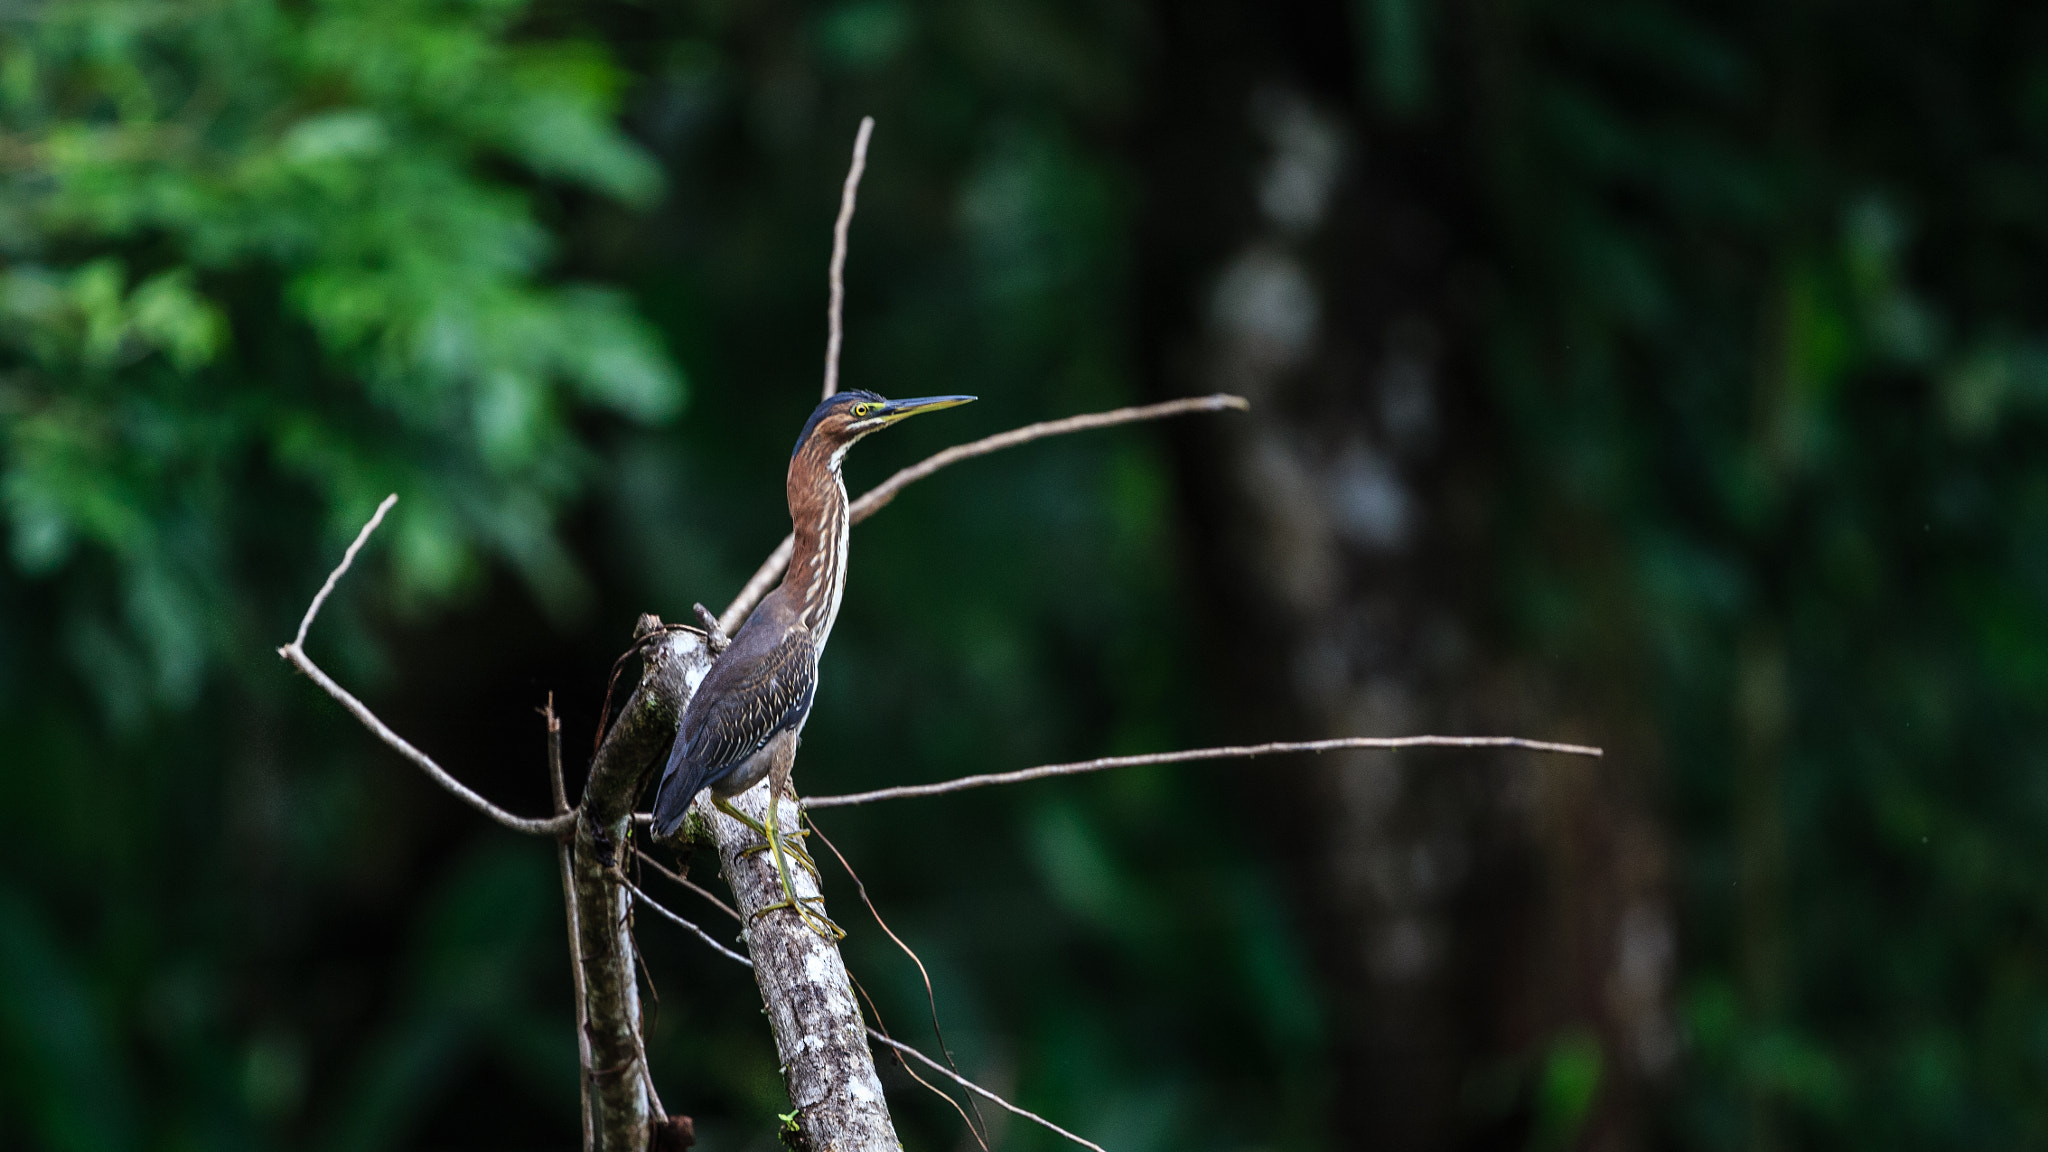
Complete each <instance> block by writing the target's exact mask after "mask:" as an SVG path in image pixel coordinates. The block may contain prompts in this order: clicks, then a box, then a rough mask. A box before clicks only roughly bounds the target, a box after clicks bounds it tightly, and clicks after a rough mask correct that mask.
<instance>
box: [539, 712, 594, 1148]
mask: <svg viewBox="0 0 2048 1152" xmlns="http://www.w3.org/2000/svg"><path fill="white" fill-rule="evenodd" d="M541 715H542V716H544V717H546V718H547V725H548V786H549V788H550V789H551V790H552V791H553V793H554V800H555V815H557V816H563V815H567V814H568V812H569V790H568V787H567V785H566V784H565V783H564V781H563V779H562V721H561V720H560V719H559V718H558V717H557V716H556V715H555V694H554V693H553V692H550V693H548V706H547V709H546V710H545V711H543V712H542V713H541ZM555 855H556V857H557V858H558V860H559V861H560V864H561V871H562V911H563V921H564V922H565V923H566V924H567V925H568V927H569V979H570V982H571V984H572V985H573V986H574V987H575V989H576V1069H577V1075H576V1082H577V1089H578V1091H577V1096H578V1098H579V1099H580V1100H581V1101H582V1114H583V1152H593V1150H594V1149H595V1148H596V1147H597V1131H596V1127H595V1124H596V1117H595V1116H594V1115H592V1113H591V1109H590V1070H591V1068H592V1064H591V1060H590V1028H589V1023H590V1020H589V1017H588V1016H586V1015H585V1014H584V1005H585V1004H587V1003H589V999H590V998H589V991H588V987H587V985H586V983H585V981H584V978H583V947H582V932H581V930H580V929H579V928H578V926H577V920H578V917H577V915H576V872H575V869H574V867H573V866H572V865H571V863H570V859H569V856H570V853H569V842H568V841H566V840H564V841H562V842H561V843H560V844H557V845H555Z"/></svg>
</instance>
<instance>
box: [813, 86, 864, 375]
mask: <svg viewBox="0 0 2048 1152" xmlns="http://www.w3.org/2000/svg"><path fill="white" fill-rule="evenodd" d="M874 134H875V118H874V117H873V116H863V117H861V118H860V131H858V132H856V133H854V135H853V163H852V164H851V165H849V166H848V167H847V169H846V185H845V186H844V187H842V188H841V189H840V190H839V219H838V221H836V222H835V223H834V224H833V225H832V273H831V276H832V299H831V302H830V303H829V304H827V305H826V306H825V398H826V399H830V398H831V396H832V394H833V393H834V392H837V391H839V346H840V344H841V342H842V341H843V339H844V338H845V335H846V327H845V322H844V316H845V312H846V234H847V232H848V230H849V229H851V228H852V227H853V200H854V197H855V196H856V195H858V194H859V192H860V177H861V173H863V172H865V171H867V168H868V139H869V138H870V137H872V136H873V135H874Z"/></svg>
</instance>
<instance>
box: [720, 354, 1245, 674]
mask: <svg viewBox="0 0 2048 1152" xmlns="http://www.w3.org/2000/svg"><path fill="white" fill-rule="evenodd" d="M1250 407H1251V404H1250V403H1249V402H1248V401H1246V400H1245V399H1244V398H1243V397H1241V396H1231V395H1229V394H1227V393H1221V392H1219V393H1217V394H1215V395H1213V396H1194V397H1189V398H1187V399H1184V400H1168V401H1166V402H1165V403H1163V404H1146V405H1143V406H1141V407H1137V408H1118V409H1115V410H1113V411H1109V412H1090V413H1087V414H1085V415H1081V416H1068V417H1065V418H1064V419H1060V420H1046V421H1043V422H1041V423H1038V424H1026V425H1025V426H1024V427H1022V428H1012V429H1011V430H1010V431H1008V432H998V433H996V434H995V435H993V436H985V437H983V438H981V439H979V440H976V441H973V442H972V443H968V444H956V445H954V446H953V447H951V448H948V449H946V450H945V451H943V452H939V453H937V454H935V455H932V456H929V457H926V458H925V459H924V460H922V461H919V462H918V463H916V464H912V465H911V466H910V467H908V468H905V469H903V470H902V471H900V472H897V473H896V474H895V475H894V476H891V477H889V478H888V479H887V480H884V481H882V482H881V483H880V484H878V485H876V486H875V487H874V488H872V489H870V490H868V491H867V492H865V493H863V494H862V495H861V498H860V499H858V500H855V501H854V502H853V505H852V507H851V509H849V511H850V512H851V520H852V523H855V524H858V523H860V522H861V521H863V520H865V519H867V518H868V517H870V516H872V515H874V514H875V513H876V512H879V511H881V510H882V508H883V507H884V506H885V505H887V504H888V503H889V501H891V500H894V499H895V498H896V494H897V493H899V492H901V491H902V490H903V489H904V488H905V487H907V486H908V485H910V484H913V483H915V482H917V481H919V480H922V479H924V478H925V477H927V476H929V475H931V474H932V473H934V472H937V471H938V470H939V469H941V468H944V467H946V466H947V465H949V464H958V463H959V462H960V461H962V460H971V459H973V458H974V457H976V456H986V455H988V454H989V453H991V452H999V451H1001V450H1003V449H1005V448H1014V447H1016V446H1017V445H1019V444H1026V443H1029V442H1031V441H1033V440H1042V439H1045V438H1046V437H1048V436H1060V435H1064V434H1066V433H1069V432H1085V431H1087V430H1089V429H1091V428H1107V427H1110V426H1111V425H1115V424H1132V423H1136V422H1138V421H1141V420H1158V419H1162V418H1164V417H1167V416H1180V415H1183V414H1185V413H1189V412H1221V411H1223V410H1224V409H1227V408H1235V409H1238V410H1239V411H1243V410H1247V409H1249V408H1250ZM795 547H796V541H795V537H793V536H784V537H783V538H782V543H780V544H777V545H776V546H775V551H773V552H771V553H769V555H768V559H766V560H764V561H762V562H761V566H760V567H759V568H757V569H755V570H754V575H753V576H752V578H750V579H749V580H748V581H747V584H746V587H744V588H742V589H740V594H739V595H738V596H735V597H734V598H733V601H732V603H731V604H729V605H727V606H726V609H725V612H724V613H723V614H722V615H720V616H719V618H718V622H719V625H720V627H722V628H724V629H725V631H726V634H727V635H731V634H733V633H735V632H737V631H739V626H740V625H741V624H743V623H745V622H746V619H747V613H749V612H752V611H753V610H754V605H756V604H759V603H760V602H761V597H763V596H766V595H767V594H768V590H769V589H770V588H773V587H775V582H776V581H777V580H780V579H781V578H782V570H783V569H784V568H785V567H787V566H788V565H789V556H790V553H791V551H792V550H794V548H795Z"/></svg>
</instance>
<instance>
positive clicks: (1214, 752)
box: [803, 736, 1602, 811]
mask: <svg viewBox="0 0 2048 1152" xmlns="http://www.w3.org/2000/svg"><path fill="white" fill-rule="evenodd" d="M1340 748H1527V749H1529V750H1530V751H1533V752H1559V753H1563V754H1565V755H1568V756H1599V755H1601V754H1602V753H1601V750H1600V749H1598V748H1591V747H1587V746H1586V745H1584V744H1554V743H1552V742H1550V741H1548V740H1528V739H1524V738H1523V737H1520V736H1345V737H1340V738H1338V739H1335V740H1306V741H1301V742H1298V743H1292V744H1241V745H1237V746H1234V747H1228V748H1191V749H1187V750H1185V751H1181V752H1149V753H1146V754H1145V755H1142V756H1105V757H1103V758H1102V759H1100V760H1081V761H1077V762H1075V763H1072V764H1046V765H1043V766H1041V767H1038V768H1020V769H1018V770H1017V771H1015V772H992V773H989V774H987V775H985V776H962V777H960V778H959V779H957V780H945V781H941V782H940V783H937V784H906V785H903V786H901V787H898V788H882V789H879V790H877V791H874V792H854V793H850V794H848V795H843V796H811V797H807V798H806V799H805V800H804V801H803V806H804V809H805V810H806V811H809V810H811V809H815V808H845V807H848V806H851V805H854V804H872V803H874V802H875V801H877V800H905V799H909V798H911V797H914V796H943V795H945V794H946V793H948V792H964V791H966V790H967V789H969V788H986V787H988V786H989V785H991V784H1019V783H1022V782H1024V781H1026V780H1043V779H1045V778H1047V777H1049V776H1078V775H1080V774H1081V773H1084V772H1101V771H1103V770H1105V769H1109V768H1135V767H1138V766H1140V765H1144V764H1181V763H1185V762H1187V761H1190V760H1230V759H1235V758H1238V757H1250V756H1273V755H1277V754H1279V753H1283V752H1331V751H1335V750H1337V749H1340Z"/></svg>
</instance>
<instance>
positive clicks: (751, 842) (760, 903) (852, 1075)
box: [695, 781, 900, 1152]
mask: <svg viewBox="0 0 2048 1152" xmlns="http://www.w3.org/2000/svg"><path fill="white" fill-rule="evenodd" d="M733 806H734V807H736V808H738V809H739V810H740V811H742V812H745V813H747V814H748V815H750V816H752V817H754V818H755V819H757V820H760V821H761V822H762V823H763V824H766V823H767V808H768V782H767V781H763V782H762V783H760V784H757V785H755V786H754V787H753V788H751V789H748V790H747V791H746V792H743V793H741V794H740V795H739V796H737V797H734V799H733ZM797 808H798V806H797V803H796V801H795V800H794V799H792V798H790V797H784V798H783V799H782V802H781V803H780V804H778V805H777V806H776V823H777V826H778V827H779V828H780V829H781V831H782V834H783V835H784V836H785V837H792V838H791V839H789V840H788V841H786V842H787V843H792V844H794V843H798V842H799V841H797V840H795V839H794V838H793V836H794V833H795V832H796V830H797ZM695 811H696V813H697V815H699V816H701V817H702V819H703V821H704V823H705V825H706V826H707V827H708V828H710V829H711V833H712V837H713V839H714V840H716V842H717V844H718V859H719V863H720V865H721V866H722V867H723V868H724V871H725V878H726V881H727V882H728V883H729V884H731V885H732V892H733V898H734V902H735V904H736V905H737V906H738V908H739V911H740V915H741V916H742V917H743V918H744V920H745V923H746V926H747V927H746V942H747V954H748V955H749V956H750V957H752V959H753V961H754V979H755V980H756V981H757V982H758V983H759V984H760V986H761V1000H762V1002H763V1003H764V1004H766V1005H767V1008H768V1023H769V1026H770V1027H771V1028H772V1029H773V1030H774V1033H775V1051H776V1053H777V1054H778V1055H779V1056H780V1057H781V1061H782V1072H783V1077H784V1080H785V1082H786V1083H787V1084H788V1086H789V1099H790V1103H791V1104H792V1105H794V1106H795V1108H796V1113H797V1116H796V1122H797V1132H796V1133H795V1134H794V1138H793V1141H792V1142H793V1143H794V1144H795V1145H796V1146H797V1147H799V1148H802V1149H806V1150H808V1152H897V1149H898V1148H899V1147H900V1145H899V1144H898V1142H897V1139H896V1129H895V1125H894V1124H893V1123H892V1122H891V1121H890V1119H889V1108H888V1105H887V1103H886V1102H885V1101H884V1100H883V1098H882V1081H881V1077H880V1076H878V1075H877V1074H876V1072H875V1058H874V1055H873V1053H872V1052H871V1051H870V1050H869V1048H868V1038H867V1028H866V1025H865V1023H864V1022H863V1020H862V1017H861V1012H860V1004H859V1002H858V1001H856V1000H855V999H854V995H853V984H852V981H851V980H850V979H849V978H848V977H847V973H846V962H845V961H844V960H843V959H842V958H841V957H840V954H839V945H838V944H836V943H834V942H832V941H830V940H827V939H825V938H824V937H822V936H820V935H818V933H816V932H815V931H813V930H811V929H810V928H809V927H807V926H805V924H804V923H803V922H802V921H801V920H799V919H798V918H797V915H796V913H795V912H793V911H791V910H790V909H788V908H781V909H777V910H775V911H772V912H764V910H765V909H768V908H770V907H772V906H773V905H776V904H779V903H781V902H782V901H783V892H782V882H781V880H780V879H779V878H778V876H777V874H776V871H775V864H774V861H773V859H772V857H771V856H770V854H769V853H767V852H766V851H758V852H749V851H748V849H750V848H756V847H761V846H762V844H763V842H762V839H761V837H759V836H758V835H756V834H755V833H754V831H753V830H752V829H750V828H748V827H747V826H746V825H744V824H741V823H740V822H739V821H737V820H734V819H732V818H731V817H729V816H726V815H725V814H724V813H722V812H719V811H718V810H717V809H715V808H713V807H712V806H711V803H710V796H709V794H708V793H707V794H704V795H700V796H699V797H698V799H697V806H696V810H695ZM790 879H791V882H792V883H793V885H794V886H795V888H796V893H797V895H798V896H799V897H803V898H806V899H808V898H811V897H816V896H818V895H819V894H820V893H819V888H818V883H817V877H815V876H813V875H812V874H811V873H810V872H809V871H808V870H806V869H804V868H803V867H801V866H800V865H797V864H795V863H794V862H792V863H791V866H790ZM808 906H809V907H811V908H812V909H815V910H817V911H818V912H820V913H822V912H823V909H824V905H823V902H822V901H819V902H815V903H810V904H809V905H808Z"/></svg>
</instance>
